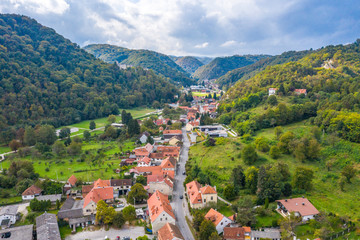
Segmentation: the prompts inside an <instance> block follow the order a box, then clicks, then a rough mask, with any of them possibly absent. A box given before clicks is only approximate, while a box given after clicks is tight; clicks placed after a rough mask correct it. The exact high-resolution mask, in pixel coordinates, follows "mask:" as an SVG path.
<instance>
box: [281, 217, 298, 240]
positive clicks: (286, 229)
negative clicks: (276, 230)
mask: <svg viewBox="0 0 360 240" xmlns="http://www.w3.org/2000/svg"><path fill="white" fill-rule="evenodd" d="M300 221H301V217H297V216H295V214H294V212H291V213H290V216H289V217H286V218H281V220H280V229H281V238H282V239H284V240H292V239H293V233H294V232H295V227H296V225H298V223H299V222H300Z"/></svg>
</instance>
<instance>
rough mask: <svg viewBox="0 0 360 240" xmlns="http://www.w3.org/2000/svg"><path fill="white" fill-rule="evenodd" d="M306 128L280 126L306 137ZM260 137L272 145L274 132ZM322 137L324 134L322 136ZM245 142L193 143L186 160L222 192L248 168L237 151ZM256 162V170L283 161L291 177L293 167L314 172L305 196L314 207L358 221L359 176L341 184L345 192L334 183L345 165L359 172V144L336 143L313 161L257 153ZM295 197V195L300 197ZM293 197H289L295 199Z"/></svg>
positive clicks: (308, 128) (325, 148)
mask: <svg viewBox="0 0 360 240" xmlns="http://www.w3.org/2000/svg"><path fill="white" fill-rule="evenodd" d="M311 127H312V126H310V125H308V124H307V123H306V122H304V121H303V122H299V123H295V124H291V125H288V126H285V127H283V129H284V132H286V131H293V132H294V133H295V134H296V135H299V136H306V135H308V134H309V133H310V131H311ZM259 136H263V137H266V138H267V139H269V140H270V142H273V143H275V142H276V140H275V135H274V129H273V128H271V129H264V130H261V131H258V132H257V133H256V136H254V139H255V138H257V137H259ZM324 137H325V138H326V134H325V136H324ZM245 144H246V143H243V142H242V141H241V140H240V139H239V138H238V139H227V140H226V143H225V144H223V145H216V146H214V147H205V146H204V145H203V144H202V143H200V144H196V145H194V146H192V147H191V148H190V154H189V157H190V161H191V162H193V163H195V162H196V163H197V164H198V165H199V166H200V168H201V169H202V170H203V171H205V172H207V173H208V174H210V179H211V181H212V184H214V185H216V186H217V187H218V188H219V189H222V188H223V187H224V186H225V185H226V184H227V183H230V177H231V171H232V169H233V168H234V167H235V166H237V165H241V166H242V167H243V168H244V169H246V168H248V167H249V166H247V165H246V164H244V162H243V160H242V159H241V149H242V147H243V146H244V145H245ZM258 155H259V157H260V160H258V161H257V162H256V163H255V164H254V166H256V167H259V166H260V165H263V164H270V165H271V164H275V163H276V162H279V161H281V162H284V163H286V164H288V166H289V170H290V172H291V173H292V175H293V174H294V171H295V169H296V167H300V166H303V167H307V168H310V169H312V170H313V171H314V179H313V189H312V190H311V191H309V192H307V193H306V194H302V195H304V196H305V197H307V198H308V199H309V200H310V201H311V202H312V203H313V204H314V206H315V207H316V208H317V209H318V210H320V211H324V212H327V213H329V212H332V213H337V214H338V215H340V216H349V217H350V218H351V219H352V220H357V219H360V206H359V204H358V199H359V198H360V175H359V174H357V176H356V177H354V178H353V179H352V181H351V183H350V184H346V185H345V191H341V190H340V187H339V184H338V181H339V178H340V177H341V169H342V167H343V166H344V164H345V162H347V161H350V160H351V161H352V162H355V163H356V164H355V166H356V168H357V169H358V170H359V168H360V164H358V159H359V156H360V144H356V143H351V142H348V141H344V140H341V141H338V142H337V143H336V144H335V145H334V146H329V145H327V146H323V147H322V149H321V159H319V160H316V161H312V162H311V161H305V162H301V161H300V160H298V159H296V158H294V157H293V156H292V155H282V156H281V157H280V158H279V159H277V160H274V159H271V158H270V157H269V156H268V154H266V153H261V152H258ZM329 159H335V160H336V164H335V165H334V167H333V168H332V169H331V170H330V171H328V170H327V168H326V165H325V163H326V161H327V160H329ZM302 195H298V196H302ZM298 196H295V195H294V196H293V197H298Z"/></svg>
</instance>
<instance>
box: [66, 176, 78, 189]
mask: <svg viewBox="0 0 360 240" xmlns="http://www.w3.org/2000/svg"><path fill="white" fill-rule="evenodd" d="M67 181H68V183H70V185H71V186H75V184H76V182H77V178H76V177H75V176H74V175H71V177H70V178H69V179H68V180H67Z"/></svg>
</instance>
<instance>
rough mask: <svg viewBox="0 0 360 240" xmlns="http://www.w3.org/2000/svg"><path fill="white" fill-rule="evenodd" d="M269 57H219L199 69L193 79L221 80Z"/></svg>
mask: <svg viewBox="0 0 360 240" xmlns="http://www.w3.org/2000/svg"><path fill="white" fill-rule="evenodd" d="M267 57H269V56H268V55H244V56H239V55H234V56H231V57H217V58H215V59H213V60H212V61H211V62H209V63H208V64H206V65H204V66H202V67H199V68H198V69H197V70H196V71H195V73H194V74H193V77H194V78H196V79H199V80H204V79H214V78H219V77H221V76H222V75H224V74H226V73H227V72H229V71H231V70H234V69H236V68H240V67H244V66H247V65H250V64H253V63H255V62H256V61H259V60H260V59H262V58H267Z"/></svg>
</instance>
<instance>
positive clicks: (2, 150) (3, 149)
mask: <svg viewBox="0 0 360 240" xmlns="http://www.w3.org/2000/svg"><path fill="white" fill-rule="evenodd" d="M6 152H11V149H10V147H7V146H0V154H2V153H6Z"/></svg>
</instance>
